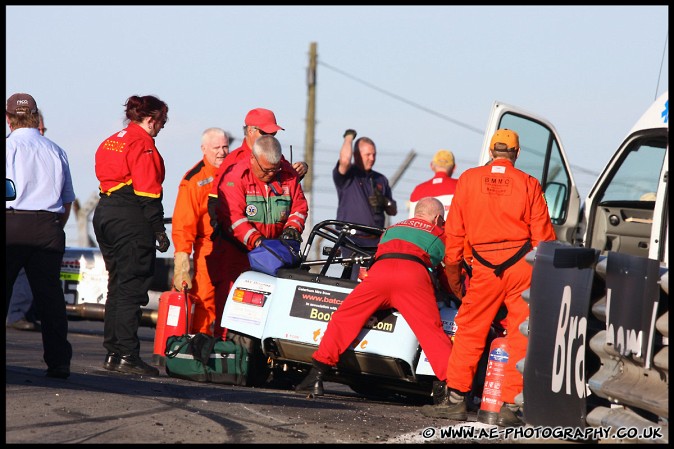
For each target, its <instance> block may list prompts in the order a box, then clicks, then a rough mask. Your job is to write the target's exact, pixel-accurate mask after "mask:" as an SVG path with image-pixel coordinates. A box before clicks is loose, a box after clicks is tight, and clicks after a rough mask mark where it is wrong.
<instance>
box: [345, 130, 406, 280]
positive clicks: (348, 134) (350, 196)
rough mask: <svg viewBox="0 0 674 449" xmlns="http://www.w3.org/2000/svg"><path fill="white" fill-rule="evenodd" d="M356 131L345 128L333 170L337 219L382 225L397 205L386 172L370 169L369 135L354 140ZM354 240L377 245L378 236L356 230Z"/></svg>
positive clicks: (374, 152) (373, 148)
mask: <svg viewBox="0 0 674 449" xmlns="http://www.w3.org/2000/svg"><path fill="white" fill-rule="evenodd" d="M356 134H357V133H356V131H354V130H353V129H347V130H346V131H345V132H344V142H343V143H342V148H341V150H340V151H339V160H338V161H337V165H336V166H335V168H334V169H333V170H332V179H333V181H334V183H335V187H336V188H337V198H338V203H337V220H341V221H347V222H351V223H358V224H362V225H366V226H373V227H378V228H384V227H385V226H386V217H385V214H388V215H396V214H397V213H398V206H397V204H396V202H395V200H394V199H393V194H392V192H391V187H390V186H389V183H388V179H387V178H386V176H384V175H383V174H381V173H379V172H377V171H374V170H373V169H372V167H373V166H374V163H375V161H376V159H377V147H376V146H375V144H374V142H373V141H372V139H370V138H369V137H361V138H360V139H358V140H356V142H355V144H354V142H353V140H354V139H355V138H356ZM352 145H353V147H352ZM353 240H354V241H355V242H356V243H358V244H359V245H361V246H365V247H376V246H377V243H378V242H379V236H373V235H362V234H357V235H356V237H354V238H353ZM343 255H344V256H345V257H348V256H349V254H343ZM358 269H359V267H358V266H357V265H356V266H354V271H352V274H351V278H352V279H356V278H357V276H358Z"/></svg>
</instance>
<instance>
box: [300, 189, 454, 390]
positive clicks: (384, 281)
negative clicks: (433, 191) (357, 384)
mask: <svg viewBox="0 0 674 449" xmlns="http://www.w3.org/2000/svg"><path fill="white" fill-rule="evenodd" d="M444 217H445V209H444V207H443V205H442V203H441V202H440V201H439V200H437V199H436V198H432V197H426V198H421V199H420V200H419V202H418V203H417V205H416V207H415V210H414V217H413V218H410V219H407V220H404V221H401V222H400V223H398V224H395V225H393V226H391V227H389V228H388V229H387V230H386V231H385V232H384V234H383V235H382V236H381V240H380V242H379V246H378V247H377V252H376V254H375V262H374V263H373V264H372V266H371V267H370V269H369V270H368V275H367V276H366V277H365V278H364V279H363V281H362V282H361V283H359V284H358V285H356V288H354V289H353V290H352V291H351V293H349V295H348V296H347V297H346V298H345V299H344V301H343V302H342V303H341V304H340V305H339V307H338V308H337V310H336V311H335V312H334V313H333V314H332V318H331V319H330V321H329V322H328V327H327V329H326V330H325V334H324V335H323V338H322V339H321V343H320V345H319V346H318V349H317V350H316V352H314V354H313V355H312V368H311V371H310V372H309V374H308V375H307V377H305V378H304V380H302V382H300V384H299V385H297V387H296V388H295V390H296V391H308V392H310V393H313V394H314V395H317V396H321V395H323V394H324V390H323V377H324V376H325V373H326V372H327V371H329V370H330V369H331V367H333V366H335V365H337V362H338V361H339V357H340V355H341V354H342V353H343V352H344V351H346V350H347V349H348V348H349V346H350V345H351V344H352V343H353V340H354V339H355V338H356V337H357V336H358V334H359V333H360V331H361V329H362V328H363V325H364V324H365V323H366V322H367V321H368V319H369V318H370V317H371V316H372V314H373V313H374V312H376V311H377V310H381V309H390V308H395V309H396V310H398V311H399V312H400V314H401V315H402V316H403V318H405V321H406V322H407V323H408V324H409V325H410V328H412V331H413V332H414V335H416V337H417V339H418V340H419V344H420V345H421V347H422V349H423V350H424V352H425V353H426V355H427V357H428V361H429V363H430V364H431V367H432V368H433V372H434V373H435V375H436V376H437V377H438V379H440V381H444V380H445V377H446V372H447V360H448V358H449V355H450V354H451V352H452V343H451V341H450V339H449V336H448V335H447V334H446V333H445V331H444V330H443V327H442V320H441V319H440V312H439V311H438V305H437V303H436V300H435V288H434V285H435V284H436V283H437V282H438V281H437V280H433V279H432V277H434V276H435V271H436V270H438V269H440V267H441V263H442V259H443V258H444V256H445V244H444V234H443V227H444V224H445V218H444ZM429 270H430V271H429ZM440 279H444V278H442V277H440ZM445 288H448V286H445Z"/></svg>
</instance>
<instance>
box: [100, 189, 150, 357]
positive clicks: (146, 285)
mask: <svg viewBox="0 0 674 449" xmlns="http://www.w3.org/2000/svg"><path fill="white" fill-rule="evenodd" d="M92 222H93V225H94V233H95V234H96V240H97V241H98V246H99V247H100V249H101V254H102V255H103V260H104V261H105V268H106V269H107V270H108V294H107V299H106V300H105V318H104V322H103V346H104V347H105V349H107V350H108V352H109V353H110V352H112V353H115V354H120V355H136V356H139V354H140V340H139V339H138V327H139V326H140V319H141V316H142V311H141V307H142V306H146V305H147V304H148V302H149V301H150V298H149V296H148V294H147V292H148V290H150V285H151V284H152V278H153V276H154V268H155V258H156V249H155V239H154V232H153V231H152V227H151V225H150V223H149V222H148V221H147V219H146V218H145V217H144V216H143V212H142V209H141V208H139V207H133V206H128V205H125V206H118V205H112V204H109V201H108V198H104V197H102V198H101V200H100V201H99V203H98V205H97V206H96V210H95V212H94V218H93V220H92Z"/></svg>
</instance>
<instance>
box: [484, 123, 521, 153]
mask: <svg viewBox="0 0 674 449" xmlns="http://www.w3.org/2000/svg"><path fill="white" fill-rule="evenodd" d="M494 146H498V148H494ZM519 148H520V137H519V136H518V135H517V133H516V132H515V131H513V130H511V129H506V128H503V129H497V130H496V132H495V133H494V137H492V138H491V143H490V144H489V149H490V150H494V149H496V151H506V150H512V149H514V150H518V149H519Z"/></svg>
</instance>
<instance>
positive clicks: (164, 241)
mask: <svg viewBox="0 0 674 449" xmlns="http://www.w3.org/2000/svg"><path fill="white" fill-rule="evenodd" d="M154 239H155V240H156V241H157V245H156V246H155V248H157V250H158V251H159V252H160V253H165V252H166V251H168V249H169V246H171V242H170V241H169V238H168V236H167V235H166V232H164V231H161V232H155V233H154Z"/></svg>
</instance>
